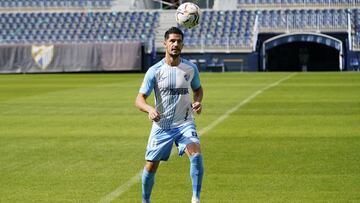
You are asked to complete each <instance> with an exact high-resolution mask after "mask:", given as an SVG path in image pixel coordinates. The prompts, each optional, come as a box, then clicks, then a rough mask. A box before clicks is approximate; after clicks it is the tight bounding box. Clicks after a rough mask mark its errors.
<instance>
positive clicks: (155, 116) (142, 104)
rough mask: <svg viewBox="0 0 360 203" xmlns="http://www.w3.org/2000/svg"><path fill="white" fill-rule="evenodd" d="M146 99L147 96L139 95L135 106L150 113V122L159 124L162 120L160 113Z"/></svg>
mask: <svg viewBox="0 0 360 203" xmlns="http://www.w3.org/2000/svg"><path fill="white" fill-rule="evenodd" d="M146 98H147V96H146V95H145V94H142V93H139V94H138V95H137V97H136V100H135V106H136V107H137V108H138V109H139V110H140V111H142V112H145V113H148V117H149V119H150V120H153V121H155V122H158V121H159V120H160V113H159V112H158V111H156V109H155V108H154V107H152V106H150V105H149V104H148V103H147V102H146Z"/></svg>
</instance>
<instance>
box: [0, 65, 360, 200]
mask: <svg viewBox="0 0 360 203" xmlns="http://www.w3.org/2000/svg"><path fill="white" fill-rule="evenodd" d="M291 74H292V73H224V74H220V73H201V80H202V85H203V87H204V92H205V97H204V101H203V105H204V109H203V113H202V115H200V116H196V122H197V127H198V130H199V131H203V132H205V133H203V134H201V143H202V151H203V154H204V161H205V176H204V182H203V192H202V202H204V203H219V202H220V203H228V202H234V203H235V202H236V203H237V202H360V74H359V73H356V72H343V73H296V74H294V75H291ZM289 75H291V76H289ZM288 76H289V78H288V79H286V80H283V81H281V82H280V83H276V82H277V81H279V80H281V79H284V78H286V77H288ZM142 78H143V74H50V75H45V74H34V75H0V185H1V186H0V202H19V203H20V202H21V203H23V202H37V203H38V202H99V201H100V200H102V199H103V198H105V197H107V196H108V195H109V194H110V193H112V192H114V191H115V190H116V189H118V188H119V187H120V188H125V189H123V190H124V191H122V192H121V194H120V195H113V196H112V200H113V201H112V202H126V203H136V202H140V196H141V191H140V189H141V186H140V182H139V181H138V180H136V178H135V180H136V181H135V183H134V184H130V185H129V186H124V184H126V183H128V181H129V180H130V179H132V178H133V177H134V176H136V174H138V173H139V171H140V170H142V168H143V165H144V152H145V146H146V142H147V139H148V134H149V130H150V127H151V123H150V122H149V121H148V119H147V116H146V114H144V113H141V112H140V111H138V110H137V109H136V108H135V107H134V105H133V103H134V99H135V96H136V95H137V92H138V89H139V86H140V84H141V81H142ZM271 84H273V85H271ZM152 97H153V96H151V98H152ZM243 101H247V102H245V103H244V104H243V105H240V106H238V107H239V108H236V109H234V111H233V112H231V113H230V114H229V115H227V112H228V111H229V110H230V109H232V108H234V107H236V106H237V105H239V104H240V103H241V102H243ZM151 102H153V100H152V99H151ZM221 116H225V117H224V119H223V120H221V122H219V123H218V124H217V125H215V126H212V127H211V128H210V129H209V130H206V131H205V130H203V129H206V128H207V127H209V126H210V125H212V123H214V122H215V121H217V120H218V119H219V118H220V117H221ZM190 198H191V188H190V177H189V161H188V159H187V158H186V157H178V156H172V157H171V158H170V160H169V161H168V162H166V163H163V164H161V165H160V167H159V170H158V173H157V176H156V182H155V186H154V190H153V195H152V201H153V202H155V203H173V202H180V203H183V202H190Z"/></svg>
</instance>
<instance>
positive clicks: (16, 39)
mask: <svg viewBox="0 0 360 203" xmlns="http://www.w3.org/2000/svg"><path fill="white" fill-rule="evenodd" d="M158 17H159V13H158V12H135V11H134V12H67V13H65V12H64V13H63V12H60V13H54V12H53V13H0V29H1V31H0V42H1V43H49V42H51V43H62V42H97V41H141V42H146V41H148V39H151V38H154V35H155V32H154V28H156V26H157V18H158Z"/></svg>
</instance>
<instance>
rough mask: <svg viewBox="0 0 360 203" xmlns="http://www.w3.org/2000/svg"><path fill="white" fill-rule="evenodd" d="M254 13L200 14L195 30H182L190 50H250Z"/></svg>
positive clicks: (239, 11)
mask: <svg viewBox="0 0 360 203" xmlns="http://www.w3.org/2000/svg"><path fill="white" fill-rule="evenodd" d="M255 17H256V11H244V10H233V11H214V10H207V11H204V12H203V13H202V16H201V20H200V25H199V28H197V29H191V30H187V29H184V35H185V43H186V44H187V46H188V47H190V48H197V47H203V48H206V49H208V50H209V49H213V48H228V49H229V48H230V49H243V50H247V51H251V50H252V42H253V37H254V32H253V29H254V23H255Z"/></svg>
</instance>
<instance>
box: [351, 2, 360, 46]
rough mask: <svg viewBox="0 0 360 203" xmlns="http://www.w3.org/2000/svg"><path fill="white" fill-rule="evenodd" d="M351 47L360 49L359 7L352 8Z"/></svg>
mask: <svg viewBox="0 0 360 203" xmlns="http://www.w3.org/2000/svg"><path fill="white" fill-rule="evenodd" d="M352 13H353V21H352V27H353V36H354V37H353V48H354V49H355V50H359V51H360V9H354V10H353V12H352Z"/></svg>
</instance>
